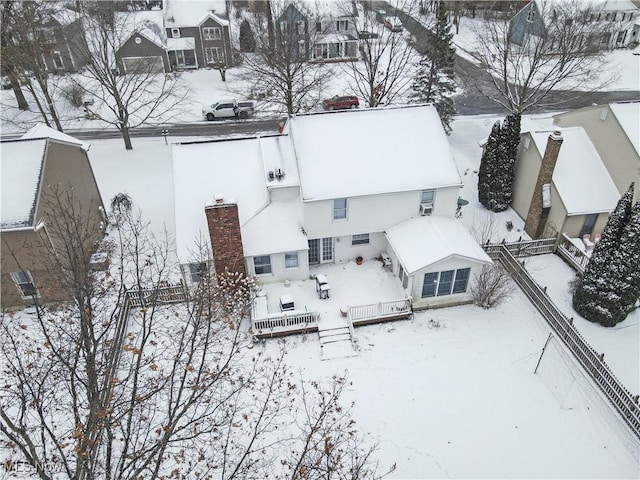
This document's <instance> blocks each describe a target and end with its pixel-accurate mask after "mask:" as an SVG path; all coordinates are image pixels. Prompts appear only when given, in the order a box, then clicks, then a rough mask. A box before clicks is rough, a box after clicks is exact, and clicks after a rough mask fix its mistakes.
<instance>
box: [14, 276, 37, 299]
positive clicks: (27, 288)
mask: <svg viewBox="0 0 640 480" xmlns="http://www.w3.org/2000/svg"><path fill="white" fill-rule="evenodd" d="M11 278H12V279H13V282H14V283H15V284H16V287H18V290H19V291H20V295H22V297H23V298H26V297H31V296H32V295H37V294H38V291H37V290H36V286H35V285H34V283H33V278H31V273H29V272H28V271H25V270H20V271H18V272H11Z"/></svg>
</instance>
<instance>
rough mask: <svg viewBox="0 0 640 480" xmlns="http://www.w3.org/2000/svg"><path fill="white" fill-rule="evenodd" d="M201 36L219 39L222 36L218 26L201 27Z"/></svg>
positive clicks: (205, 38) (204, 38) (208, 38)
mask: <svg viewBox="0 0 640 480" xmlns="http://www.w3.org/2000/svg"><path fill="white" fill-rule="evenodd" d="M202 38H203V40H220V39H221V38H222V32H221V30H220V27H203V28H202Z"/></svg>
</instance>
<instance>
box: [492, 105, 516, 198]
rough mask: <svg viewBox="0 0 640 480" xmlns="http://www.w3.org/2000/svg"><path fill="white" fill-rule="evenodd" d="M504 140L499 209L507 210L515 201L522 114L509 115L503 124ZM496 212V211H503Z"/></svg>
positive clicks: (499, 169)
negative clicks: (516, 167) (514, 189)
mask: <svg viewBox="0 0 640 480" xmlns="http://www.w3.org/2000/svg"><path fill="white" fill-rule="evenodd" d="M502 130H503V138H504V142H505V144H504V158H503V159H502V162H500V165H499V168H498V169H497V170H498V172H499V175H500V181H499V182H498V183H499V187H500V190H499V192H500V194H501V195H500V200H499V201H498V208H501V210H506V209H507V208H509V207H510V206H511V202H512V201H513V181H514V178H515V166H516V157H517V156H518V145H520V114H519V113H512V114H510V115H507V118H505V120H504V123H503V124H502ZM501 210H496V211H501Z"/></svg>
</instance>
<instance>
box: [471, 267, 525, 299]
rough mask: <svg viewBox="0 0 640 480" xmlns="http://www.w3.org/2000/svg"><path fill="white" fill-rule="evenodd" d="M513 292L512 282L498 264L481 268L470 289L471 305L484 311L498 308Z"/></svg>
mask: <svg viewBox="0 0 640 480" xmlns="http://www.w3.org/2000/svg"><path fill="white" fill-rule="evenodd" d="M513 290H514V284H513V280H512V279H511V277H510V276H509V274H508V273H507V271H506V270H505V269H504V268H502V267H501V266H500V265H498V264H493V265H485V266H483V267H482V270H480V271H479V272H478V273H477V274H476V276H475V283H474V285H473V286H472V287H471V289H470V291H471V295H472V296H473V303H474V304H476V305H478V306H479V307H482V308H484V309H488V308H493V307H496V306H498V305H499V304H500V303H502V302H503V301H504V300H506V299H507V298H509V297H510V296H511V294H512V293H513Z"/></svg>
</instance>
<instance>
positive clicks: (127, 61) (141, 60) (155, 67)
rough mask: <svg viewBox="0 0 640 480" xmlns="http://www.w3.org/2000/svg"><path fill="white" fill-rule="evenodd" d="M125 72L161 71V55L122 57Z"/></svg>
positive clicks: (162, 65) (162, 66)
mask: <svg viewBox="0 0 640 480" xmlns="http://www.w3.org/2000/svg"><path fill="white" fill-rule="evenodd" d="M122 63H123V64H124V70H125V72H126V73H149V72H151V73H163V72H164V64H163V63H162V57H127V58H123V59H122Z"/></svg>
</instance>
